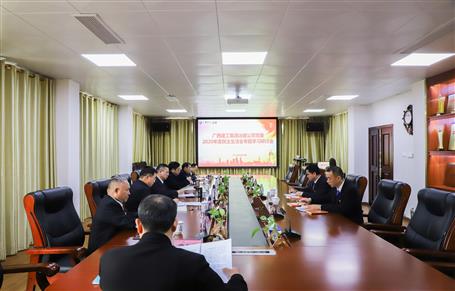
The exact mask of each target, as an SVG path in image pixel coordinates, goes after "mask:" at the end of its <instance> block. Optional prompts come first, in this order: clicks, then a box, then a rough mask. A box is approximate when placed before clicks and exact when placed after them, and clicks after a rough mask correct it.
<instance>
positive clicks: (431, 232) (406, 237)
mask: <svg viewBox="0 0 455 291" xmlns="http://www.w3.org/2000/svg"><path fill="white" fill-rule="evenodd" d="M417 198H418V203H417V207H416V210H415V212H414V215H413V216H412V218H411V220H410V221H409V225H408V227H406V228H403V229H402V230H399V231H397V230H396V229H393V227H391V229H390V230H372V232H373V233H375V234H377V235H379V236H381V237H383V238H384V239H386V240H388V241H390V242H392V243H394V244H395V245H397V246H399V247H403V248H404V250H405V251H406V252H408V253H409V254H411V255H413V256H415V257H417V258H419V259H422V260H424V261H427V262H428V263H430V264H431V265H432V266H433V267H435V268H437V269H439V270H441V271H443V272H447V273H449V274H451V275H454V273H453V272H455V193H452V192H447V191H441V190H437V189H432V188H424V189H422V190H420V191H419V193H418V194H417Z"/></svg>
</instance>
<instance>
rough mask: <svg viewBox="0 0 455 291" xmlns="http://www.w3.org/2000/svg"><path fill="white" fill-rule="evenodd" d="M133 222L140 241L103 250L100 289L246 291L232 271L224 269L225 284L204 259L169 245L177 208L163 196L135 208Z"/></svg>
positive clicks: (175, 224)
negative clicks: (227, 280) (135, 215)
mask: <svg viewBox="0 0 455 291" xmlns="http://www.w3.org/2000/svg"><path fill="white" fill-rule="evenodd" d="M138 212H139V218H138V219H136V226H137V231H138V233H139V236H140V238H141V239H140V241H139V242H138V243H137V244H136V245H132V246H127V247H122V248H116V249H112V250H109V251H107V252H106V253H105V254H104V255H103V256H102V257H101V260H100V287H101V288H102V289H103V290H108V291H115V290H154V291H180V290H185V291H218V290H238V291H240V290H248V287H247V285H246V282H245V281H244V280H243V277H242V276H241V275H240V274H238V271H237V270H236V269H224V270H223V271H224V273H225V274H226V275H227V277H228V278H229V277H230V280H229V282H228V283H227V284H225V283H223V281H222V280H221V278H220V277H219V276H218V274H217V273H215V271H213V270H212V269H211V268H210V266H209V264H208V263H207V261H206V260H205V258H204V256H202V255H200V254H196V253H193V252H190V251H186V250H183V249H179V248H176V247H174V246H172V244H171V237H172V233H173V232H174V231H175V229H176V227H177V220H176V215H177V205H176V204H175V202H174V201H172V200H171V199H169V198H168V197H166V196H163V195H151V196H148V197H146V198H145V199H144V200H142V202H141V204H140V205H139V211H138Z"/></svg>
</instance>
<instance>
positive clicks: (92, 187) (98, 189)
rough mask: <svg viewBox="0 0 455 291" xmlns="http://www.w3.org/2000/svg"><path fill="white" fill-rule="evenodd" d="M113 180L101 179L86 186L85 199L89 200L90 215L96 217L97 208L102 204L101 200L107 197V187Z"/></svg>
mask: <svg viewBox="0 0 455 291" xmlns="http://www.w3.org/2000/svg"><path fill="white" fill-rule="evenodd" d="M110 182H111V179H99V180H93V181H90V182H87V183H86V184H85V185H84V192H85V197H86V198H87V202H88V206H89V208H90V214H91V215H92V218H93V217H95V214H96V208H97V206H98V205H99V204H100V202H101V199H103V197H104V196H105V195H107V187H108V186H109V183H110Z"/></svg>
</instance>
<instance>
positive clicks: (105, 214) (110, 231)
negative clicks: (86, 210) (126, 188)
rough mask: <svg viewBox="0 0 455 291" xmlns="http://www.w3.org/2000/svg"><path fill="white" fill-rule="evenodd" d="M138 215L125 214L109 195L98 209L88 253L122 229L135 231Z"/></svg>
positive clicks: (93, 222) (102, 200)
mask: <svg viewBox="0 0 455 291" xmlns="http://www.w3.org/2000/svg"><path fill="white" fill-rule="evenodd" d="M136 216H137V214H125V212H123V209H122V206H120V204H118V202H117V201H115V200H114V198H112V197H111V196H109V195H105V196H104V197H103V199H101V202H100V204H99V205H98V207H97V208H96V214H95V217H94V218H93V221H92V227H91V232H90V237H89V242H88V252H89V253H92V252H93V251H95V250H96V249H97V248H99V247H100V246H102V245H104V244H105V243H107V242H108V241H109V240H110V239H111V238H112V237H113V236H114V235H115V234H116V233H117V232H119V231H120V230H122V229H134V228H135V226H136V224H135V222H134V220H135V218H136Z"/></svg>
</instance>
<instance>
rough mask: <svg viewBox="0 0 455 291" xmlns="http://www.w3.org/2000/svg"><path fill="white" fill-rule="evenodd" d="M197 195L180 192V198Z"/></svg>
mask: <svg viewBox="0 0 455 291" xmlns="http://www.w3.org/2000/svg"><path fill="white" fill-rule="evenodd" d="M194 197H196V195H194V193H185V194H179V198H194Z"/></svg>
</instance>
